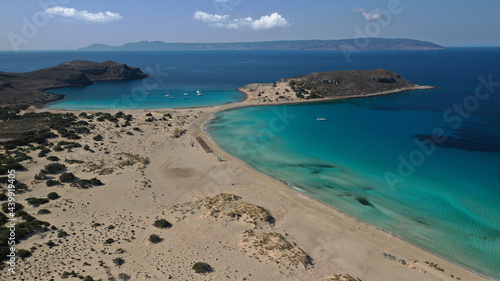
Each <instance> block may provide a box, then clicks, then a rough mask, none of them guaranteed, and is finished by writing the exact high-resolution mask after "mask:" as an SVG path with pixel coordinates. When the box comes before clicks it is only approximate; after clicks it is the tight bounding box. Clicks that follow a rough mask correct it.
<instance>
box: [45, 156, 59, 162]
mask: <svg viewBox="0 0 500 281" xmlns="http://www.w3.org/2000/svg"><path fill="white" fill-rule="evenodd" d="M47 160H49V161H59V157H57V156H49V157H47Z"/></svg>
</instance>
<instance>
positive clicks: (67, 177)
mask: <svg viewBox="0 0 500 281" xmlns="http://www.w3.org/2000/svg"><path fill="white" fill-rule="evenodd" d="M73 180H75V175H73V173H62V174H61V175H60V176H59V181H60V182H72V181H73Z"/></svg>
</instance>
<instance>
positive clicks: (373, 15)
mask: <svg viewBox="0 0 500 281" xmlns="http://www.w3.org/2000/svg"><path fill="white" fill-rule="evenodd" d="M352 11H353V12H355V13H358V14H361V15H363V17H364V18H365V20H367V21H373V20H378V19H380V17H381V16H382V13H381V11H380V9H379V8H376V9H375V10H373V11H369V12H368V11H367V10H365V9H363V8H356V9H353V10H352Z"/></svg>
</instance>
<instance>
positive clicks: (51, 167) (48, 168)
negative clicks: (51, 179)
mask: <svg viewBox="0 0 500 281" xmlns="http://www.w3.org/2000/svg"><path fill="white" fill-rule="evenodd" d="M65 168H66V166H64V164H60V163H50V164H47V165H45V167H44V168H43V169H44V170H45V172H47V174H57V173H59V172H61V171H63V170H64V169H65Z"/></svg>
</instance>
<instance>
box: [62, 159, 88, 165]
mask: <svg viewBox="0 0 500 281" xmlns="http://www.w3.org/2000/svg"><path fill="white" fill-rule="evenodd" d="M64 162H66V163H68V164H82V163H85V161H82V160H73V159H65V160H64Z"/></svg>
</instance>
